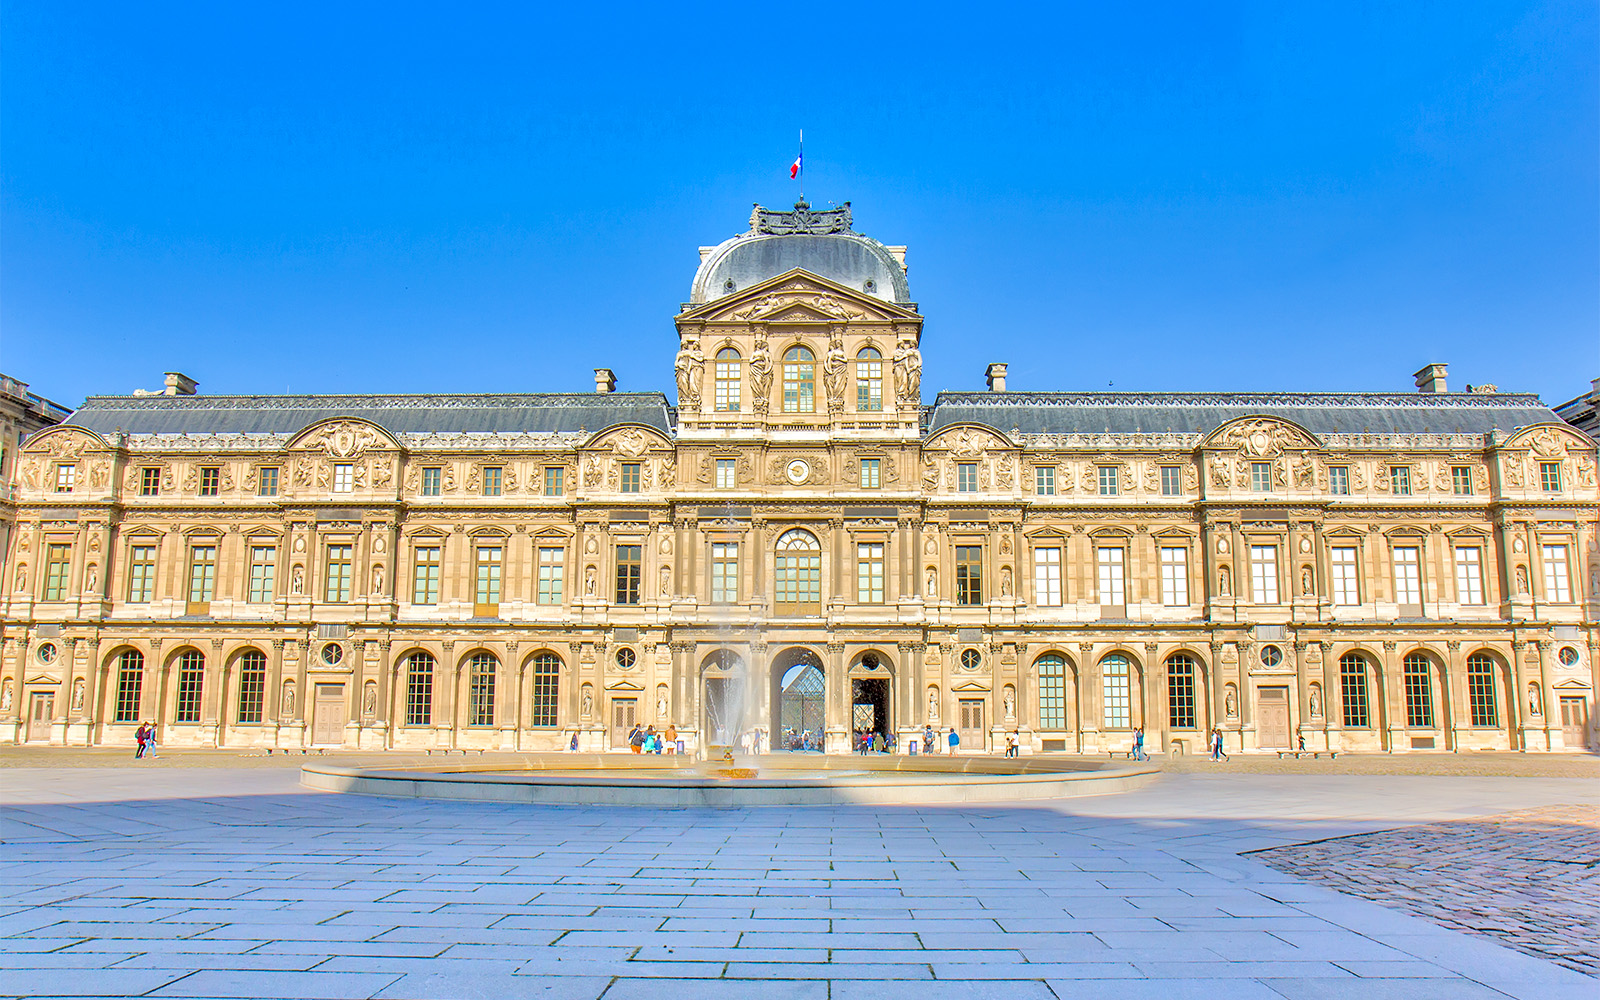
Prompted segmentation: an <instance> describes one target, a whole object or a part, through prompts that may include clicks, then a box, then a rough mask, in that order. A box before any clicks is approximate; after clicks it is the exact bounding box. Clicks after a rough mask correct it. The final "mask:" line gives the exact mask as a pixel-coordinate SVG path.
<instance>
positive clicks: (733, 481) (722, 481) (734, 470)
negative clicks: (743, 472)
mask: <svg viewBox="0 0 1600 1000" xmlns="http://www.w3.org/2000/svg"><path fill="white" fill-rule="evenodd" d="M738 485H739V463H738V461H737V460H736V459H732V458H719V459H717V489H719V490H731V489H734V488H736V487H737V486H738Z"/></svg>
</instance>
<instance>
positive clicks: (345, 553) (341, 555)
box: [326, 545, 355, 604]
mask: <svg viewBox="0 0 1600 1000" xmlns="http://www.w3.org/2000/svg"><path fill="white" fill-rule="evenodd" d="M354 557H355V549H354V547H352V546H349V545H330V546H328V586H327V588H326V593H327V600H328V602H329V603H330V604H348V603H349V601H350V574H351V566H352V561H353V559H354Z"/></svg>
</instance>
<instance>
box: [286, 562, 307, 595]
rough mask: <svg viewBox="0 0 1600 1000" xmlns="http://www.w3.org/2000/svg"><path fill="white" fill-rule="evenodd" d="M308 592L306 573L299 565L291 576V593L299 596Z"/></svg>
mask: <svg viewBox="0 0 1600 1000" xmlns="http://www.w3.org/2000/svg"><path fill="white" fill-rule="evenodd" d="M305 592H306V573H305V570H303V569H301V568H300V567H299V566H298V565H297V566H295V568H294V571H293V572H291V573H290V574H289V593H291V594H294V595H296V596H299V595H301V594H304V593H305Z"/></svg>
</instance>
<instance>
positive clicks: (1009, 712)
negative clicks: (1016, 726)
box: [1002, 685, 1017, 722]
mask: <svg viewBox="0 0 1600 1000" xmlns="http://www.w3.org/2000/svg"><path fill="white" fill-rule="evenodd" d="M1002 703H1003V704H1004V705H1005V709H1006V721H1007V722H1010V721H1011V720H1013V719H1015V718H1016V717H1017V695H1016V693H1015V692H1014V691H1012V690H1011V687H1010V686H1009V685H1007V687H1006V692H1005V695H1004V697H1003V698H1002Z"/></svg>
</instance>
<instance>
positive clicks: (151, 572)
mask: <svg viewBox="0 0 1600 1000" xmlns="http://www.w3.org/2000/svg"><path fill="white" fill-rule="evenodd" d="M155 586H156V547H155V546H154V545H133V546H129V548H128V603H129V604H149V603H150V600H151V598H152V597H154V595H155Z"/></svg>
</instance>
